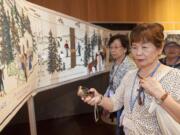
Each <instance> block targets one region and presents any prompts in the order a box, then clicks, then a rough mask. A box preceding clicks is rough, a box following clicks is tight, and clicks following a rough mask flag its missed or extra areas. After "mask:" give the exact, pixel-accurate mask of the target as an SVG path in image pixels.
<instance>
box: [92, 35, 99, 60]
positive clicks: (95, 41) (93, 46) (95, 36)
mask: <svg viewBox="0 0 180 135" xmlns="http://www.w3.org/2000/svg"><path fill="white" fill-rule="evenodd" d="M97 43H98V37H97V34H96V33H95V31H94V33H93V35H92V37H91V56H92V60H93V61H94V50H95V46H97Z"/></svg>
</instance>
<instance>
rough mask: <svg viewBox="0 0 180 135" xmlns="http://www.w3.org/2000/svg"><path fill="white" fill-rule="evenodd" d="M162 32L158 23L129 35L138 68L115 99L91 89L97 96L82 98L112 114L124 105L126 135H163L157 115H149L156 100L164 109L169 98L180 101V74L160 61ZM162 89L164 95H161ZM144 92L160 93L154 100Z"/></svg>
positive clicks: (141, 25)
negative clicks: (164, 104)
mask: <svg viewBox="0 0 180 135" xmlns="http://www.w3.org/2000/svg"><path fill="white" fill-rule="evenodd" d="M163 30H164V28H163V26H162V25H160V24H157V23H153V24H139V25H137V26H136V27H135V28H134V29H133V30H132V32H131V34H130V42H131V52H132V56H133V58H134V60H135V62H136V64H137V67H138V69H137V70H132V71H129V72H128V73H127V74H126V75H125V76H124V78H123V79H122V81H121V84H120V86H119V87H118V88H117V90H116V93H115V95H113V96H112V97H110V98H108V97H105V96H102V95H101V94H99V93H98V92H97V91H96V90H95V89H94V88H91V89H90V91H91V92H94V96H93V97H90V96H87V97H85V98H82V100H83V101H84V102H86V103H88V104H90V105H95V104H96V105H99V106H101V107H103V108H105V109H107V110H109V111H111V112H114V111H117V110H119V109H120V108H121V107H122V106H124V118H123V122H122V123H123V126H124V132H125V134H127V135H129V134H130V135H140V134H142V135H162V134H163V133H162V130H161V129H160V124H159V123H158V119H157V114H156V113H155V112H152V113H150V110H152V108H150V107H151V103H152V102H153V101H155V102H156V103H157V104H159V105H160V106H161V105H162V104H163V103H164V102H165V101H166V100H167V97H169V96H171V97H172V98H173V100H175V101H177V102H180V71H179V70H178V69H175V68H171V67H168V66H165V65H163V64H161V63H160V62H159V56H160V55H161V52H162V50H163V40H164V34H163ZM162 90H163V91H164V92H163V93H160V92H159V93H158V91H162ZM145 91H154V92H157V93H158V94H157V95H158V96H157V97H155V98H154V96H153V95H152V94H151V93H150V92H145ZM168 95H169V96H168ZM171 126H172V125H171Z"/></svg>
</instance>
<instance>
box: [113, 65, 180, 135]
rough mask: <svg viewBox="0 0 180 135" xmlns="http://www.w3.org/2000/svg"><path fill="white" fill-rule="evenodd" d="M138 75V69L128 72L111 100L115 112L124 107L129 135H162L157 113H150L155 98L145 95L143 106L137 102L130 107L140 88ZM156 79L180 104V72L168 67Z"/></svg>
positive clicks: (126, 130)
mask: <svg viewBox="0 0 180 135" xmlns="http://www.w3.org/2000/svg"><path fill="white" fill-rule="evenodd" d="M136 74H137V69H136V70H132V71H130V72H128V73H127V74H126V75H125V77H124V78H123V80H122V83H121V85H120V86H119V87H118V89H117V91H116V93H115V95H114V96H112V97H111V98H110V99H111V101H112V103H113V111H117V110H119V109H120V108H121V107H122V106H123V105H124V118H123V125H124V131H125V134H127V135H162V133H161V130H160V128H159V125H158V121H157V117H156V114H155V112H153V113H149V112H148V110H149V107H150V104H151V102H152V99H153V97H151V96H150V95H148V94H146V93H145V103H144V105H143V106H140V105H139V104H138V103H137V101H136V102H135V104H134V107H133V108H132V107H130V104H132V102H130V101H134V100H133V99H134V97H136V96H137V93H138V92H137V89H138V88H139V79H138V78H136ZM154 78H155V79H156V80H158V81H159V82H160V83H161V85H162V87H163V88H164V89H165V90H166V91H168V92H169V93H170V94H171V96H172V97H173V98H174V99H175V100H176V101H177V102H179V103H180V70H178V69H175V68H171V67H167V66H166V67H165V69H164V70H163V71H161V70H159V71H158V72H157V73H156V74H155V76H154ZM134 82H135V85H134V89H133V88H132V87H133V83H134ZM131 95H132V96H131Z"/></svg>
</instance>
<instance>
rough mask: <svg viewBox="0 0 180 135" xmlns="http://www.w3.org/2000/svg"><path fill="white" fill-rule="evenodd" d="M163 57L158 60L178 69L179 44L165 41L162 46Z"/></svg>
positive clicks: (179, 62)
mask: <svg viewBox="0 0 180 135" xmlns="http://www.w3.org/2000/svg"><path fill="white" fill-rule="evenodd" d="M164 54H165V56H166V57H165V58H162V59H160V62H161V63H163V64H165V65H167V66H170V67H173V68H178V69H180V45H179V44H178V43H177V42H174V41H169V42H168V41H167V42H166V44H165V47H164Z"/></svg>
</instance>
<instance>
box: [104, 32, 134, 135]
mask: <svg viewBox="0 0 180 135" xmlns="http://www.w3.org/2000/svg"><path fill="white" fill-rule="evenodd" d="M108 45H109V49H110V54H111V56H112V58H113V60H114V62H113V65H112V68H111V71H110V75H109V85H108V88H107V90H106V93H105V95H104V96H106V97H111V96H113V95H114V94H115V92H116V89H117V87H118V86H119V85H120V83H121V80H122V78H123V77H124V75H125V74H126V73H127V72H128V71H129V70H131V69H134V68H135V67H136V66H135V63H134V62H133V60H132V59H131V58H130V57H129V56H128V54H129V51H130V47H129V41H128V37H127V36H126V35H120V34H116V35H114V36H112V37H111V38H110V40H109V42H108ZM122 111H123V107H122V108H120V109H119V110H118V111H116V112H114V113H109V112H108V111H107V110H104V111H103V115H102V119H103V120H104V121H112V122H113V123H114V121H113V120H114V118H116V121H115V123H116V124H117V130H116V132H117V134H123V128H122V127H120V126H119V121H120V116H121V114H122Z"/></svg>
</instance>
